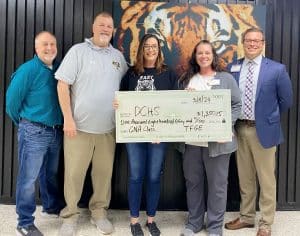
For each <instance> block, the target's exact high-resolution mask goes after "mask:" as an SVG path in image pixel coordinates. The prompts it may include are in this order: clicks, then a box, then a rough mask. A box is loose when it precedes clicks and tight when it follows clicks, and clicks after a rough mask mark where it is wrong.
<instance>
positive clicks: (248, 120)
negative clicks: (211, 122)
mask: <svg viewBox="0 0 300 236" xmlns="http://www.w3.org/2000/svg"><path fill="white" fill-rule="evenodd" d="M242 40H243V47H244V54H245V58H243V59H241V60H238V61H237V62H235V63H232V64H231V65H230V66H229V70H230V71H231V73H232V74H233V76H234V77H235V79H236V80H237V82H238V84H239V88H240V90H241V95H242V114H241V116H240V118H239V120H238V121H237V123H236V131H237V139H238V151H237V158H236V160H237V167H238V175H239V183H240V194H241V203H240V216H239V217H238V218H237V219H235V220H233V221H231V222H228V223H226V224H225V228H226V229H230V230H236V229H241V228H252V227H254V222H255V213H256V209H255V206H256V190H257V187H256V176H257V177H258V183H259V185H260V196H259V208H260V211H261V218H260V220H259V229H258V231H257V236H270V235H271V225H272V223H273V220H274V215H275V210H276V178H275V152H276V145H278V144H280V143H282V142H283V135H282V130H281V124H280V114H281V113H282V112H286V111H287V110H288V109H289V108H290V107H291V105H292V96H293V94H292V86H291V81H290V78H289V75H288V73H287V72H286V69H285V66H284V65H282V64H280V63H278V62H275V61H272V60H270V59H268V58H265V57H263V56H262V51H263V48H264V34H263V32H262V30H260V29H257V28H250V29H248V30H246V31H245V32H244V34H243V35H242Z"/></svg>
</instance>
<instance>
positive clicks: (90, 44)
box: [85, 38, 112, 53]
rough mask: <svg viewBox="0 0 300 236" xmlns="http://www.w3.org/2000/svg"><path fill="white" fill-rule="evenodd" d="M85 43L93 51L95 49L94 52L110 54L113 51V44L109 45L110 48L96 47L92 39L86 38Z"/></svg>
mask: <svg viewBox="0 0 300 236" xmlns="http://www.w3.org/2000/svg"><path fill="white" fill-rule="evenodd" d="M85 42H86V43H87V44H88V46H89V47H90V48H92V49H94V50H97V51H100V52H106V53H110V52H111V50H112V45H111V44H109V45H108V47H106V48H101V47H99V46H97V45H95V44H94V43H93V40H92V38H86V39H85Z"/></svg>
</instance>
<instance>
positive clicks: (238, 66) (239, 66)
mask: <svg viewBox="0 0 300 236" xmlns="http://www.w3.org/2000/svg"><path fill="white" fill-rule="evenodd" d="M241 67H242V65H240V64H236V65H232V67H231V69H230V72H240V71H241Z"/></svg>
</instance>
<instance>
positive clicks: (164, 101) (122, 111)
mask: <svg viewBox="0 0 300 236" xmlns="http://www.w3.org/2000/svg"><path fill="white" fill-rule="evenodd" d="M116 99H117V100H118V102H119V107H118V109H117V110H116V141H117V142H118V143H124V142H155V141H159V142H203V141H231V139H232V131H231V98H230V90H225V89H219V90H207V91H186V90H176V91H175V90H173V91H131V92H116Z"/></svg>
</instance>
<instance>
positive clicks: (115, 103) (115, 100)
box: [113, 98, 119, 110]
mask: <svg viewBox="0 0 300 236" xmlns="http://www.w3.org/2000/svg"><path fill="white" fill-rule="evenodd" d="M113 108H114V109H115V110H117V109H118V108H119V101H118V100H117V99H116V98H114V100H113Z"/></svg>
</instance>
